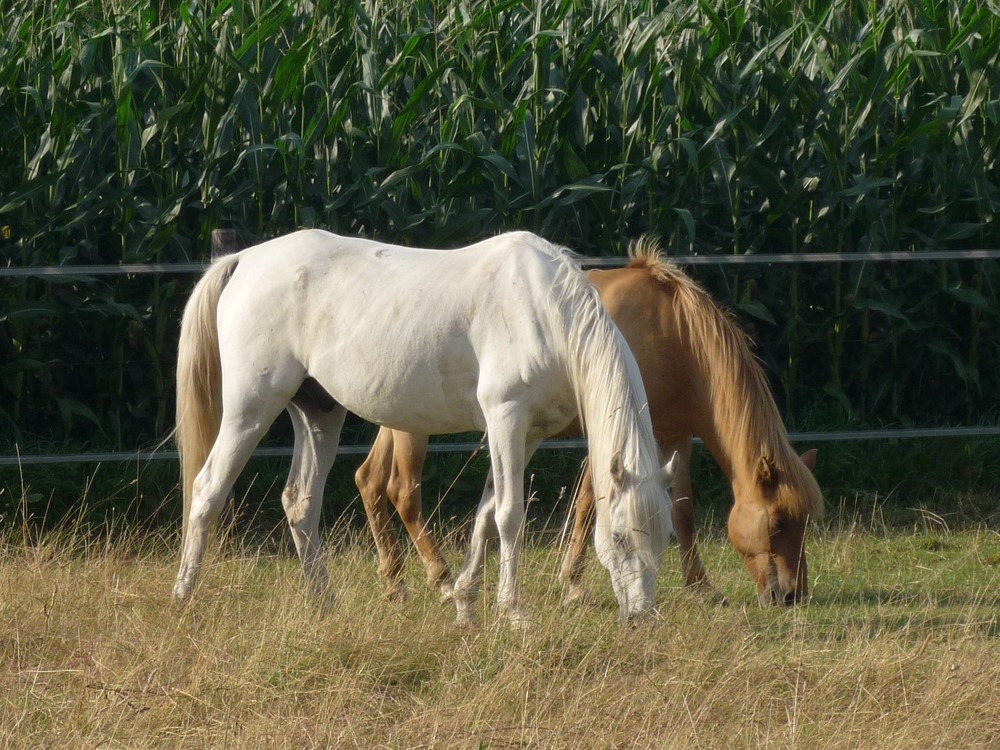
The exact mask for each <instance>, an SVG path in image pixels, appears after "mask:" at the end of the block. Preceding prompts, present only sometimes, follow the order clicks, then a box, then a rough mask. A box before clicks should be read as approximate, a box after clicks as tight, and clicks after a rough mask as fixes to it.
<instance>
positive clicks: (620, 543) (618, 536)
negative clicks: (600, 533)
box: [611, 531, 632, 553]
mask: <svg viewBox="0 0 1000 750" xmlns="http://www.w3.org/2000/svg"><path fill="white" fill-rule="evenodd" d="M611 541H612V542H613V543H614V545H615V547H617V548H618V550H619V551H620V552H624V553H628V552H629V551H630V550H631V548H632V545H631V544H629V540H628V538H627V537H626V536H625V534H624V533H622V532H621V531H612V532H611Z"/></svg>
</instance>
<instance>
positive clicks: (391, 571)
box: [354, 427, 403, 596]
mask: <svg viewBox="0 0 1000 750" xmlns="http://www.w3.org/2000/svg"><path fill="white" fill-rule="evenodd" d="M392 452H393V432H392V430H390V429H388V428H386V427H382V428H380V429H379V431H378V435H377V436H376V437H375V442H374V444H373V445H372V449H371V451H369V453H368V457H367V458H366V459H365V460H364V463H362V464H361V466H360V467H358V470H357V472H355V474H354V483H355V484H356V485H357V486H358V492H359V493H360V494H361V500H362V502H363V503H364V506H365V514H366V515H367V516H368V527H369V528H370V529H371V530H372V535H373V536H374V537H375V549H376V550H377V551H378V568H379V573H381V574H382V578H383V579H385V584H386V589H387V592H388V594H389V596H399V595H401V594H402V593H403V580H402V579H403V552H402V550H400V548H399V540H398V539H396V535H395V534H394V533H393V531H392V523H391V521H390V519H389V506H388V505H387V503H386V499H387V497H388V495H389V480H390V477H391V476H392Z"/></svg>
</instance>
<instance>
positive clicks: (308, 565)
mask: <svg viewBox="0 0 1000 750" xmlns="http://www.w3.org/2000/svg"><path fill="white" fill-rule="evenodd" d="M288 413H289V415H290V416H291V418H292V426H293V427H294V428H295V451H294V453H293V454H292V469H291V471H290V472H289V474H288V482H287V484H286V485H285V489H284V491H283V492H282V493H281V504H282V506H283V507H284V509H285V516H286V517H287V518H288V526H289V527H290V528H291V530H292V539H293V540H294V541H295V549H296V550H297V551H298V554H299V560H300V561H301V562H302V571H303V573H304V574H305V579H306V583H307V584H308V586H309V589H310V591H311V592H312V593H313V595H315V596H316V597H317V598H318V597H321V596H323V595H324V594H325V593H326V589H327V585H328V582H329V577H328V575H327V570H326V565H325V564H324V563H323V556H322V553H323V549H322V540H321V539H320V532H319V516H320V511H321V510H322V507H323V488H324V486H325V484H326V478H327V476H329V474H330V469H331V468H332V467H333V461H334V459H335V458H336V456H337V444H338V442H339V440H340V430H341V428H342V427H343V426H344V418H345V417H346V416H347V412H346V411H345V410H344V409H343V408H342V407H340V406H336V407H334V408H333V410H331V411H328V412H323V411H320V410H318V409H309V410H308V411H307V410H304V409H303V408H301V407H300V406H297V405H296V404H294V403H292V404H289V405H288Z"/></svg>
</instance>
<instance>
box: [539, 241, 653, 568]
mask: <svg viewBox="0 0 1000 750" xmlns="http://www.w3.org/2000/svg"><path fill="white" fill-rule="evenodd" d="M542 249H543V250H545V251H546V252H547V253H548V254H549V255H551V256H552V257H553V258H554V259H556V261H557V274H556V283H555V284H554V285H553V288H552V296H551V297H550V303H551V305H550V312H551V313H552V314H553V315H554V316H556V317H557V318H558V322H559V324H560V327H562V329H563V330H565V331H566V333H567V341H566V345H567V352H566V354H567V355H568V356H566V362H567V363H568V366H569V369H570V371H569V373H568V374H569V377H570V380H571V382H572V383H573V385H574V390H575V392H576V398H577V410H578V412H579V415H580V422H581V426H582V427H583V429H584V432H585V433H586V434H587V435H588V436H589V439H588V447H589V450H590V464H591V470H592V471H593V477H594V483H595V485H594V489H595V492H596V493H597V498H598V500H599V501H600V500H601V498H602V496H603V497H605V498H606V497H608V496H609V495H610V494H611V493H610V489H611V488H610V487H609V486H608V481H609V477H610V466H611V463H612V459H613V456H614V454H615V453H616V452H620V453H621V458H622V461H623V463H624V466H625V467H626V468H627V469H628V470H629V471H630V472H633V473H638V474H639V476H638V477H636V478H637V479H639V480H640V481H641V480H644V479H646V478H647V477H648V475H649V474H651V473H653V472H655V471H657V470H658V469H659V468H660V455H659V451H658V448H657V444H656V440H655V437H654V435H653V427H652V422H651V421H650V418H649V404H648V401H647V399H646V394H645V391H644V390H641V389H636V388H635V387H634V385H633V384H634V383H639V384H641V383H642V376H641V374H640V373H639V368H638V365H637V364H636V362H635V359H634V358H633V357H632V356H631V351H630V350H629V349H628V344H627V343H626V342H625V339H624V337H623V336H622V335H621V333H620V332H619V331H618V328H617V326H615V324H614V322H613V321H612V320H611V317H610V315H608V313H607V311H606V310H605V309H604V306H603V305H602V304H601V300H600V296H599V295H598V292H597V289H596V287H594V286H593V285H592V284H590V282H588V281H587V278H586V276H585V275H584V273H583V271H582V270H581V268H580V256H578V255H576V254H575V253H572V252H571V251H569V250H567V249H566V248H562V247H559V246H557V245H552V244H550V243H544V247H543V248H542ZM618 362H620V363H621V366H616V363H618ZM629 496H630V497H632V498H635V500H636V505H635V506H633V507H629V508H628V509H627V510H628V514H629V520H630V524H629V525H630V527H631V529H633V530H640V529H648V531H649V537H648V538H646V539H643V540H640V541H642V544H641V545H638V549H639V550H648V546H647V545H650V544H652V549H654V550H662V548H663V546H664V544H665V543H666V539H667V537H668V535H669V533H670V531H669V529H670V526H668V525H667V519H666V518H665V514H664V506H663V505H662V504H661V503H660V502H659V501H658V499H657V497H656V494H655V493H650V492H635V493H629ZM660 499H662V498H660Z"/></svg>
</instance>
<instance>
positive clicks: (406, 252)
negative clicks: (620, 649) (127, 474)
mask: <svg viewBox="0 0 1000 750" xmlns="http://www.w3.org/2000/svg"><path fill="white" fill-rule="evenodd" d="M282 409H287V410H288V412H289V414H290V415H291V418H292V425H293V427H294V430H295V449H294V454H293V457H292V469H291V473H290V475H289V478H288V483H287V484H286V486H285V489H284V491H283V493H282V498H281V499H282V505H283V506H284V509H285V514H286V516H287V518H288V523H289V525H290V526H291V530H292V536H293V538H294V541H295V546H296V549H297V551H298V554H299V558H300V560H301V562H302V566H303V570H304V572H305V576H306V580H307V582H308V583H309V585H310V588H311V589H312V591H313V592H314V593H315V594H318V595H321V594H324V593H325V592H326V589H327V583H328V577H327V571H326V567H325V565H324V563H323V560H322V556H321V550H320V532H319V515H320V507H321V505H322V500H323V485H324V482H325V480H326V477H327V475H328V474H329V471H330V468H331V467H332V465H333V461H334V457H335V456H336V452H337V444H338V441H339V437H340V431H341V428H342V426H343V423H344V418H345V416H346V414H347V412H348V411H351V412H354V413H355V414H358V415H359V416H361V417H362V418H364V419H367V420H370V421H372V422H375V423H377V424H380V425H385V426H387V427H392V428H394V429H399V430H405V431H413V432H417V433H420V434H439V433H449V432H464V431H469V430H480V431H486V432H487V433H488V434H489V447H490V458H491V472H490V474H491V476H490V478H489V479H488V480H487V484H486V489H485V490H484V492H483V495H482V498H481V500H480V505H479V508H478V510H477V512H476V519H475V525H474V529H473V533H472V542H471V545H470V550H469V555H468V558H467V562H466V565H465V567H464V569H463V570H462V572H461V574H460V575H459V576H458V579H457V580H456V583H455V587H454V595H455V601H456V604H457V607H458V619H459V621H460V622H467V621H470V620H471V619H473V607H474V604H475V599H476V596H477V594H478V589H479V583H480V580H481V577H482V571H483V560H484V555H485V546H486V538H487V537H488V536H489V535H490V534H492V533H498V534H499V536H500V580H499V584H498V586H497V602H498V605H499V610H500V611H501V612H503V613H505V614H506V615H508V616H509V617H510V618H511V620H512V621H514V622H520V621H522V619H523V614H522V612H521V608H520V597H519V588H518V577H517V566H518V559H519V556H520V549H521V544H522V522H523V519H524V512H525V510H524V468H525V464H526V462H527V460H528V459H529V458H530V457H531V455H532V453H534V451H535V449H536V448H537V447H538V444H539V443H540V442H541V441H542V440H543V439H544V438H545V437H548V436H549V435H552V434H554V433H556V432H559V431H560V430H563V429H564V428H565V427H566V426H567V425H568V424H569V423H570V422H572V421H573V420H574V419H575V418H576V416H577V414H581V415H582V417H583V420H584V423H585V425H586V428H587V434H588V448H589V450H590V454H591V456H592V462H593V476H594V485H595V487H596V488H597V492H598V500H597V503H596V506H597V507H596V516H597V533H596V538H597V550H598V556H599V557H600V559H601V562H602V564H604V565H605V567H607V568H608V570H609V572H610V574H611V580H612V585H613V586H614V589H615V593H616V596H617V598H618V602H619V605H620V615H621V617H622V618H626V617H629V616H632V615H639V614H642V613H645V612H647V611H649V610H650V609H651V608H652V606H653V602H654V598H655V589H654V587H655V577H656V570H657V568H658V567H659V564H660V561H661V559H662V554H663V550H664V547H665V545H666V542H667V540H668V538H669V534H670V532H671V518H670V510H669V507H668V504H667V503H669V496H667V495H666V494H665V493H664V487H665V484H666V483H668V482H669V481H671V480H672V465H668V466H666V467H661V466H660V464H659V458H660V451H659V449H658V447H657V444H656V441H655V438H654V435H653V427H652V423H651V422H650V419H649V413H648V409H647V408H646V396H645V392H644V390H643V386H642V378H641V376H640V374H639V369H638V366H637V365H636V362H635V359H634V357H633V356H632V354H631V352H630V350H629V348H628V346H627V345H626V344H625V341H624V339H623V338H622V336H621V333H620V332H619V331H618V328H617V327H616V326H615V325H614V323H613V322H612V321H611V319H610V317H608V315H607V313H606V311H605V310H604V308H603V307H602V306H601V304H600V301H599V300H598V298H597V294H596V293H595V291H594V289H593V288H592V287H591V286H590V285H589V284H588V283H587V280H586V277H585V276H584V274H583V273H582V272H581V271H580V269H579V266H578V265H577V263H576V261H575V260H573V258H572V257H571V256H570V255H569V254H568V253H567V252H565V251H564V250H562V249H561V248H558V247H556V246H554V245H551V244H549V243H547V242H546V241H544V240H542V239H541V238H539V237H536V236H534V235H532V234H528V233H526V232H517V233H511V234H507V235H502V236H500V237H495V238H493V239H490V240H486V241H484V242H480V243H478V244H476V245H472V246H470V247H468V248H464V249H459V250H452V251H449V252H441V251H435V250H419V249H413V248H404V247H398V246H394V245H388V244H384V243H380V242H374V241H368V240H361V239H352V238H344V237H338V236H337V235H333V234H330V233H328V232H323V231H318V230H306V231H301V232H296V233H294V234H291V235H288V236H285V237H280V238H278V239H275V240H271V241H269V242H265V243H263V244H260V245H257V246H255V247H251V248H249V249H246V250H243V251H241V252H239V253H236V254H234V255H229V256H226V257H224V258H222V259H220V260H218V261H216V262H215V263H214V264H213V265H212V266H211V267H210V268H209V269H208V271H206V273H205V275H204V276H203V277H202V279H201V280H200V281H199V282H198V284H197V286H196V287H195V290H194V292H193V293H192V295H191V298H190V300H189V301H188V303H187V306H186V307H185V310H184V317H183V321H182V324H181V337H180V345H179V351H178V364H177V439H178V444H179V447H180V453H181V459H182V474H183V493H184V517H185V529H184V539H183V545H182V546H183V551H182V555H181V564H180V570H179V571H178V574H177V581H176V584H175V586H174V596H175V597H176V598H178V599H185V598H187V597H188V596H189V595H190V594H191V591H192V589H193V587H194V584H195V581H196V578H197V574H198V571H199V568H200V565H201V562H202V558H203V556H204V552H205V547H206V542H207V535H208V531H209V529H210V527H211V525H212V524H213V523H214V521H215V520H216V519H217V517H218V515H219V512H220V510H221V507H222V505H223V502H224V500H225V498H226V496H227V493H228V492H229V491H230V489H231V487H232V485H233V482H234V481H235V479H236V477H237V475H238V474H239V472H240V471H241V470H242V469H243V467H244V466H245V464H246V461H247V459H248V458H249V456H250V454H251V452H252V451H253V449H254V447H255V446H256V445H257V443H258V442H259V441H260V439H261V437H262V436H263V435H264V433H265V431H266V430H267V429H268V427H269V426H270V424H271V423H272V422H273V421H274V419H275V417H276V416H277V415H278V414H279V413H280V412H281V410H282Z"/></svg>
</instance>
